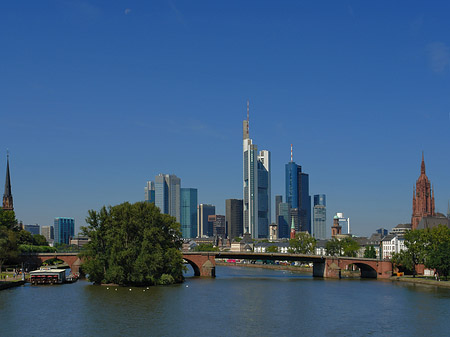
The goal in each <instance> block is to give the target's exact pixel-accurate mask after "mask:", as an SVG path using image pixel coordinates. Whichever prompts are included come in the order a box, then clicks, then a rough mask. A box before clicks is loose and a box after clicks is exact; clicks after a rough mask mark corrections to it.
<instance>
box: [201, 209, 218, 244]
mask: <svg viewBox="0 0 450 337" xmlns="http://www.w3.org/2000/svg"><path fill="white" fill-rule="evenodd" d="M214 214H216V206H214V205H208V204H200V205H198V207H197V237H199V238H201V237H204V236H213V224H212V222H209V221H208V216H210V215H214Z"/></svg>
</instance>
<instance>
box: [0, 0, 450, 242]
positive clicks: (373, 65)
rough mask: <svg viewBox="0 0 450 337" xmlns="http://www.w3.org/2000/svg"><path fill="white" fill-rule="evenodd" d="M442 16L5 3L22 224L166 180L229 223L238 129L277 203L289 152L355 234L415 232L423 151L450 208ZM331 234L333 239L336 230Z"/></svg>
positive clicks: (334, 7) (0, 10)
mask: <svg viewBox="0 0 450 337" xmlns="http://www.w3.org/2000/svg"><path fill="white" fill-rule="evenodd" d="M449 15H450V4H449V3H448V2H447V1H433V2H432V3H429V2H424V1H408V2H392V1H376V2H374V1H371V2H368V1H320V2H316V1H281V2H280V1H209V0H208V1H206V0H205V1H177V0H171V1H114V2H111V1H70V0H67V1H8V2H6V1H3V2H2V3H1V4H0V45H1V52H0V93H1V94H0V97H1V98H0V147H1V148H2V150H1V151H2V153H3V155H2V157H3V159H1V160H0V179H2V180H0V181H3V179H4V178H3V177H4V173H5V167H6V149H7V148H8V149H9V150H10V152H11V170H12V171H11V178H12V189H13V196H14V203H15V209H16V213H17V217H18V219H20V220H22V221H23V222H24V223H26V224H28V223H38V224H40V225H46V224H51V223H52V222H53V218H54V217H57V216H67V217H74V218H75V221H76V225H77V227H78V226H80V225H84V219H85V217H86V215H87V211H88V209H99V208H100V207H101V206H102V205H114V204H117V203H121V202H123V201H130V202H134V201H138V200H142V199H143V198H144V184H145V182H146V181H147V180H153V179H154V176H155V175H157V174H158V173H172V174H176V175H177V176H179V177H180V178H181V179H182V187H196V188H198V190H199V202H201V203H212V204H215V205H216V207H217V210H218V212H220V213H224V209H225V199H227V198H242V120H243V119H245V117H246V101H247V99H249V100H250V110H251V112H250V136H251V137H252V138H253V140H254V142H255V143H256V144H258V147H259V149H267V150H270V151H271V153H272V199H273V198H274V196H275V194H283V195H284V165H285V163H286V162H288V161H289V156H290V149H289V147H290V144H291V143H292V144H294V160H295V161H296V162H297V163H298V164H300V165H302V167H303V170H304V172H307V173H309V174H310V191H311V194H316V193H324V194H326V195H327V206H328V209H327V212H328V214H327V215H328V223H327V227H329V226H331V223H332V216H333V215H334V213H335V212H337V211H342V212H344V214H345V215H346V216H349V217H350V218H351V224H352V227H353V232H354V233H355V234H358V235H369V234H370V233H372V232H373V231H374V230H375V229H376V228H379V227H381V226H382V227H385V228H388V229H390V228H392V227H394V226H395V225H397V224H398V223H404V222H409V221H410V217H411V212H412V210H411V207H412V188H413V184H414V183H415V181H416V179H417V178H418V176H419V173H420V160H421V153H422V150H423V151H425V159H426V164H427V174H428V176H429V178H430V179H431V181H432V183H433V184H434V186H435V187H436V195H435V196H436V208H437V210H438V211H441V212H446V211H447V201H448V199H449V198H450V192H449V191H450V180H449V174H448V172H449V167H450V157H449V155H448V148H449V140H450V136H449V135H450V81H449V80H450V34H449V32H450V20H449V19H448V18H449ZM327 230H328V233H329V232H330V230H329V228H327Z"/></svg>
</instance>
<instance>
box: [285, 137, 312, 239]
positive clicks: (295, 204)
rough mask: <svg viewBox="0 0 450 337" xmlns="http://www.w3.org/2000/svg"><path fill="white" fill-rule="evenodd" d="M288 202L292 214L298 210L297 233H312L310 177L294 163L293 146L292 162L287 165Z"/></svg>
mask: <svg viewBox="0 0 450 337" xmlns="http://www.w3.org/2000/svg"><path fill="white" fill-rule="evenodd" d="M285 167H286V171H285V173H286V175H285V183H286V202H287V203H288V204H289V205H290V207H291V214H292V213H293V212H295V210H296V209H297V212H298V214H297V215H296V217H297V218H298V222H297V221H295V226H296V228H295V229H296V231H307V232H309V233H311V196H310V195H309V175H308V174H306V173H303V172H302V167H301V166H300V165H297V164H296V163H295V162H294V161H293V157H292V145H291V161H290V162H289V163H287V164H286V166H285Z"/></svg>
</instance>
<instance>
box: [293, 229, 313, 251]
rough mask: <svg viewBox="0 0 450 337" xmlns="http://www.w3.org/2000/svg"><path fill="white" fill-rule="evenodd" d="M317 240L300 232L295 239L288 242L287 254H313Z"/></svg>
mask: <svg viewBox="0 0 450 337" xmlns="http://www.w3.org/2000/svg"><path fill="white" fill-rule="evenodd" d="M316 242H317V240H316V239H315V238H313V237H312V236H311V235H309V233H306V232H300V233H297V234H296V235H295V239H290V240H289V248H288V252H289V253H290V254H314V252H315V248H316Z"/></svg>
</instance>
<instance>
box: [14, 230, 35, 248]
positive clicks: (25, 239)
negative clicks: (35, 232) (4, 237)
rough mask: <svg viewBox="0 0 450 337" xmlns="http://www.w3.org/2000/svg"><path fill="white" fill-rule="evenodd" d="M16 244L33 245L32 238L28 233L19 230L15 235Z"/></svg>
mask: <svg viewBox="0 0 450 337" xmlns="http://www.w3.org/2000/svg"><path fill="white" fill-rule="evenodd" d="M17 244H19V245H34V241H33V236H32V235H31V233H30V232H29V231H26V230H24V229H21V230H20V231H19V232H18V233H17Z"/></svg>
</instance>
